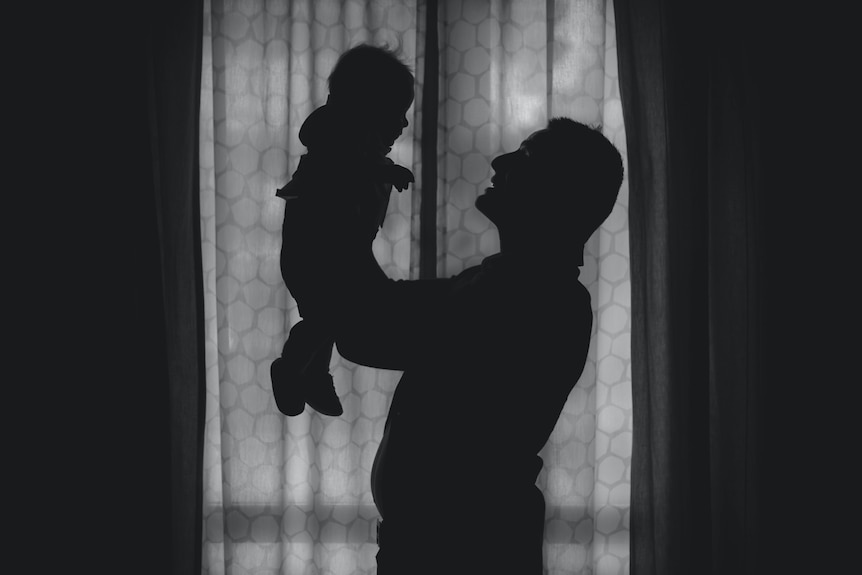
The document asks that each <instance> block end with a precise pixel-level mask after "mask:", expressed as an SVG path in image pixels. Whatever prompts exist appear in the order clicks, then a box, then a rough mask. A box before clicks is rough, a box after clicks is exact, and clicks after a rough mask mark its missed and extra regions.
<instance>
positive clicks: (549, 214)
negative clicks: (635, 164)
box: [476, 118, 623, 248]
mask: <svg viewBox="0 0 862 575" xmlns="http://www.w3.org/2000/svg"><path fill="white" fill-rule="evenodd" d="M491 167H492V168H493V169H494V172H495V173H494V176H493V177H492V178H491V183H492V187H489V188H488V189H487V190H486V191H485V194H484V195H481V196H479V197H478V198H477V199H476V207H477V208H478V209H479V211H481V212H482V213H483V214H485V215H486V216H488V218H489V219H490V220H491V221H492V222H494V224H495V225H496V226H497V227H498V228H499V230H500V234H501V236H503V235H505V236H509V237H514V238H516V241H517V243H518V244H519V245H521V246H522V247H524V246H525V245H526V244H529V245H531V246H539V245H542V244H544V243H547V242H548V240H552V241H553V242H559V241H560V240H562V241H563V242H564V243H565V244H566V246H568V247H569V248H574V247H579V246H581V245H583V244H584V243H586V241H587V240H588V239H589V237H590V235H592V233H593V232H594V231H595V230H596V229H597V228H598V227H599V226H600V225H601V224H602V222H604V221H605V219H606V218H607V217H608V215H610V213H611V210H612V209H613V207H614V203H615V202H616V198H617V194H618V193H619V189H620V186H621V184H622V181H623V163H622V157H621V156H620V153H619V151H618V150H617V149H616V148H615V147H614V146H613V144H611V143H610V142H609V141H608V139H607V138H605V136H604V135H603V134H602V133H601V132H600V131H599V130H597V129H595V128H591V127H589V126H586V125H584V124H581V123H579V122H575V121H574V120H571V119H569V118H554V119H552V120H551V121H550V122H548V127H547V128H544V129H542V130H539V131H537V132H533V133H532V134H531V135H530V136H528V137H527V139H525V140H524V141H523V143H522V144H521V147H520V148H519V149H518V150H515V151H514V152H511V153H508V154H503V155H501V156H498V157H496V158H494V160H493V161H492V162H491Z"/></svg>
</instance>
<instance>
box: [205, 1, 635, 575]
mask: <svg viewBox="0 0 862 575" xmlns="http://www.w3.org/2000/svg"><path fill="white" fill-rule="evenodd" d="M204 12H205V14H204V45H203V70H202V92H201V118H200V119H201V124H200V150H201V156H200V165H201V175H200V182H201V190H200V193H201V197H200V205H201V234H202V256H203V276H204V298H205V316H206V320H205V321H206V329H205V331H206V369H207V372H206V374H207V376H206V380H207V393H206V399H207V401H206V423H205V425H206V431H205V446H204V479H203V481H204V486H203V488H204V498H203V517H202V521H203V541H202V553H203V571H204V572H205V573H210V574H221V573H226V574H230V573H242V574H247V573H248V574H252V573H254V574H262V573H285V574H291V575H293V574H306V573H308V574H310V573H331V574H366V573H368V574H371V573H375V572H376V568H375V562H374V555H375V553H376V551H377V545H376V543H375V529H374V526H375V520H376V518H377V512H376V509H375V507H374V505H373V501H372V498H371V493H370V469H371V462H372V460H373V457H374V454H375V452H376V449H377V446H378V444H379V441H380V438H381V437H382V433H383V425H384V422H385V419H386V414H387V409H388V405H389V400H390V397H391V394H392V392H393V390H394V388H395V386H396V385H397V382H398V378H399V376H400V373H398V372H390V371H383V370H374V369H370V368H365V367H362V366H357V365H355V364H352V363H350V362H348V361H346V360H344V359H341V358H339V357H337V354H336V355H335V356H334V359H333V364H332V368H333V371H334V374H335V381H336V388H337V390H338V392H339V394H340V396H341V399H342V403H343V405H344V415H343V416H341V417H338V418H330V417H325V416H320V415H318V414H316V413H312V412H310V411H307V412H306V413H304V414H303V415H301V416H298V417H293V418H287V417H284V416H283V415H281V414H280V413H279V412H278V410H277V409H276V407H275V404H274V401H273V399H272V393H271V382H270V380H269V365H270V363H271V361H272V360H273V359H274V358H275V357H276V355H277V354H278V352H279V350H280V348H281V345H282V343H283V342H284V340H285V338H286V336H287V333H288V331H289V330H290V326H291V325H293V323H295V322H296V321H297V320H298V319H299V316H298V313H297V310H296V305H295V303H294V301H293V300H292V298H291V297H290V294H289V293H288V291H287V289H286V288H285V287H284V285H283V283H282V280H281V275H280V270H279V263H278V262H279V248H280V241H281V239H280V238H281V235H280V231H281V222H282V216H283V209H284V203H283V202H282V201H281V200H279V199H277V198H275V196H274V192H275V190H276V188H278V187H280V186H282V185H283V184H284V183H285V182H286V181H287V180H288V179H289V177H290V175H291V174H292V172H293V170H294V169H295V168H296V165H297V163H298V160H299V157H300V156H301V155H302V153H304V148H303V147H302V145H301V144H300V142H299V139H298V132H299V128H300V126H301V124H302V121H303V120H304V119H305V117H306V116H307V115H308V114H309V113H310V112H311V111H312V110H314V109H315V108H316V107H317V106H320V105H321V104H323V103H324V101H325V99H326V95H327V92H326V78H327V76H328V74H329V72H330V70H331V69H332V66H333V65H334V63H335V61H336V59H337V57H338V55H339V54H340V53H341V52H342V51H344V50H346V49H347V48H349V47H351V46H353V45H355V44H357V43H359V42H363V41H369V42H373V43H387V44H389V45H390V46H391V47H395V48H397V49H399V50H400V53H401V55H402V57H403V59H404V60H405V61H406V62H407V63H408V64H409V65H410V66H411V67H412V68H413V70H414V71H415V72H416V76H417V82H418V83H419V85H418V86H417V95H421V94H422V86H423V85H424V80H425V78H424V70H425V54H424V46H425V35H426V28H430V27H431V26H429V25H428V24H429V20H428V18H427V16H428V12H427V6H426V4H425V2H421V1H416V0H405V1H395V0H356V1H351V0H347V1H336V0H333V1H314V2H312V1H310V0H307V1H299V0H296V1H288V0H279V1H266V2H263V1H246V2H230V1H223V0H208V1H206V2H205V6H204ZM430 24H431V25H434V26H435V27H436V29H437V34H438V38H439V52H438V58H437V60H438V66H437V71H436V72H437V73H436V79H437V83H438V86H439V90H438V101H437V102H433V103H432V102H428V101H426V100H424V99H423V98H421V97H418V98H417V101H416V102H415V104H414V109H413V111H412V112H410V113H409V116H408V117H412V118H413V119H412V121H411V124H410V127H408V129H407V130H406V131H405V133H404V135H403V136H402V138H401V139H400V140H399V141H398V142H397V143H396V146H395V147H394V149H393V152H392V155H391V157H392V158H393V159H394V160H395V161H396V162H398V163H401V164H403V165H407V166H412V167H413V170H414V172H415V173H416V175H417V178H416V180H417V185H416V186H415V187H413V188H411V191H409V192H405V193H402V194H393V197H392V201H391V204H390V208H389V213H388V215H387V217H386V220H385V222H384V225H383V228H382V229H381V231H380V233H379V234H378V237H377V239H376V240H375V243H374V253H375V256H376V257H377V260H378V262H379V263H380V265H381V267H382V268H383V269H384V271H385V272H386V273H387V274H388V275H389V276H390V277H393V278H399V279H405V278H417V277H419V261H420V253H419V251H420V241H419V238H420V235H421V231H422V230H421V229H420V228H421V218H420V214H419V210H418V209H417V208H418V206H419V205H420V202H419V199H420V198H432V199H433V198H436V222H435V224H436V230H435V234H434V238H435V241H436V243H434V245H433V246H432V249H434V257H435V260H436V274H437V275H438V276H441V277H448V276H451V275H453V274H456V273H458V272H460V271H461V270H462V269H464V268H465V267H468V266H471V265H474V264H477V263H479V262H480V261H481V260H482V258H483V257H485V256H488V255H491V254H493V253H495V252H496V251H497V250H498V249H499V238H498V236H497V233H496V230H495V229H494V228H493V226H491V225H490V224H489V222H488V221H487V219H485V218H484V216H482V215H481V214H479V213H478V212H477V211H476V210H475V208H473V202H474V200H475V197H476V195H477V194H478V193H479V192H480V191H481V190H482V189H483V187H484V186H485V185H487V184H485V182H487V181H488V179H489V178H490V175H491V174H490V165H489V164H490V160H491V159H492V158H493V157H494V156H495V155H498V154H500V153H504V152H507V151H511V150H513V149H515V148H516V147H517V146H518V145H519V144H520V141H521V140H522V139H523V138H524V137H526V136H527V135H528V134H529V133H531V132H532V131H534V130H536V129H539V128H541V127H543V126H544V125H545V123H546V121H547V119H548V118H550V117H553V116H569V117H572V118H574V119H577V120H580V121H584V122H587V123H592V124H601V125H602V126H603V130H604V132H605V134H606V135H607V136H608V137H609V139H610V140H611V141H612V142H614V143H615V144H616V145H617V147H618V148H619V149H620V151H621V152H622V153H623V156H624V158H625V151H626V147H625V131H624V127H623V121H622V111H621V105H620V97H619V88H618V81H617V72H616V69H617V68H616V62H617V61H616V44H615V32H614V14H613V5H612V2H605V1H598V0H590V1H586V0H578V1H566V2H562V1H561V2H553V1H546V0H538V1H537V0H517V1H516V0H513V1H503V0H495V1H490V2H488V1H485V0H482V1H479V0H459V1H455V0H441V1H440V2H439V4H438V7H437V11H436V15H434V17H433V18H431V20H430ZM432 105H436V106H437V109H436V111H437V119H438V125H437V133H436V138H430V137H426V138H423V137H422V133H421V129H419V128H420V127H421V126H422V122H421V118H422V113H423V110H426V111H427V110H429V109H431V108H429V106H432ZM426 136H430V135H426ZM435 140H436V142H435ZM423 141H424V142H426V145H429V144H428V142H433V143H434V145H436V156H437V165H436V172H437V178H436V180H437V182H436V186H435V187H434V188H435V189H423V185H422V184H423V179H422V177H421V174H422V166H421V165H420V164H421V162H420V159H421V158H422V156H423V153H422V152H423ZM426 156H427V154H426ZM573 177H575V178H576V174H574V175H573ZM627 204H628V187H627V183H624V184H623V189H622V191H621V193H620V197H619V203H618V205H617V206H616V208H615V209H614V212H613V213H612V215H611V216H610V217H609V218H608V220H607V221H606V222H605V224H604V225H603V226H602V228H601V229H600V230H599V231H598V232H597V233H596V234H595V236H594V237H593V238H592V239H591V240H590V242H589V243H588V245H587V246H586V251H585V254H584V256H585V257H584V262H585V264H584V267H583V268H582V269H581V276H580V280H581V281H582V282H583V283H584V284H585V285H587V286H588V288H589V290H590V293H591V294H592V296H593V306H594V309H595V313H596V321H595V324H594V325H595V326H596V328H595V334H594V338H593V341H592V344H591V349H590V354H589V359H588V362H587V365H586V367H585V369H584V372H583V374H582V375H581V378H580V380H579V382H578V384H577V386H576V387H575V389H574V391H573V392H572V394H571V396H570V398H569V401H568V403H567V405H566V407H565V409H564V411H563V414H562V415H561V417H560V420H559V422H558V425H557V427H556V429H555V431H554V433H553V435H552V437H551V439H550V441H549V442H548V444H547V445H546V447H545V448H544V450H543V452H542V453H541V455H542V457H543V459H544V461H545V468H544V470H543V471H542V473H541V474H540V478H539V482H540V487H541V488H542V490H543V491H544V493H545V498H546V502H547V520H546V526H545V539H546V552H545V565H546V567H547V570H548V572H549V573H584V574H585V573H602V574H617V573H627V572H628V561H629V493H630V480H631V475H630V470H631V445H632V416H631V370H630V363H629V356H630V353H629V347H630V343H629V342H630V337H629V332H630V330H629V325H630V320H629V316H630V295H629V294H630V281H629V271H628V254H629V249H628V216H627ZM549 209H551V207H550V206H549ZM422 247H423V249H428V248H427V245H425V244H423V246H422ZM575 269H576V268H570V269H561V270H559V273H561V274H563V273H574V272H575ZM559 363H560V377H575V375H576V374H573V373H567V372H566V362H565V358H560V361H559ZM442 424H443V423H442V422H441V425H442ZM417 498H420V499H419V500H421V494H418V495H417ZM489 552H493V551H489Z"/></svg>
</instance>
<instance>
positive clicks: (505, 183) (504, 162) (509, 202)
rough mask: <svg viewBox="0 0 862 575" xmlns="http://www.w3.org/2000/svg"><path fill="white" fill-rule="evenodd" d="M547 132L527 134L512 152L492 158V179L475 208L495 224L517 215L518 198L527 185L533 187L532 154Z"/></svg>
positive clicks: (519, 198) (534, 176)
mask: <svg viewBox="0 0 862 575" xmlns="http://www.w3.org/2000/svg"><path fill="white" fill-rule="evenodd" d="M545 132H547V128H546V129H542V130H538V131H536V132H533V133H532V134H530V135H529V136H528V137H527V139H525V140H524V141H523V142H522V143H521V146H520V147H519V148H518V149H517V150H515V151H514V152H510V153H508V154H502V155H500V156H497V157H496V158H494V160H493V161H492V162H491V168H493V170H494V176H493V177H492V178H491V186H490V187H488V188H485V193H484V194H482V195H481V196H479V197H478V198H476V208H477V209H478V210H479V211H480V212H482V213H483V214H485V215H486V216H487V217H488V219H489V220H491V221H492V222H494V224H496V225H498V226H499V225H500V224H503V223H504V222H505V221H506V219H507V217H508V215H509V214H513V215H516V214H517V213H518V209H519V208H518V205H519V204H523V198H521V197H520V196H521V195H522V194H524V193H526V192H527V186H529V185H530V183H531V182H532V183H533V184H535V181H534V180H535V178H536V177H537V176H538V174H536V173H535V169H536V168H535V164H534V162H532V161H531V155H533V154H535V153H536V142H537V140H538V139H539V138H541V137H542V136H543V134H544V133H545Z"/></svg>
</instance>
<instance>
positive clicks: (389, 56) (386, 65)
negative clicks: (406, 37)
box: [328, 44, 414, 146]
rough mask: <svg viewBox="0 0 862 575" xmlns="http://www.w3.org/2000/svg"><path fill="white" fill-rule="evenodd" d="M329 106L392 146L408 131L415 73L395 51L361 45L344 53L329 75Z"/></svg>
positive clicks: (385, 144) (386, 144)
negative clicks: (403, 132)
mask: <svg viewBox="0 0 862 575" xmlns="http://www.w3.org/2000/svg"><path fill="white" fill-rule="evenodd" d="M328 83H329V104H330V105H331V106H334V107H337V108H338V109H340V110H341V111H343V112H344V113H345V114H346V115H347V116H348V117H349V118H350V119H351V120H352V121H353V122H354V123H355V124H357V125H359V126H360V127H361V128H363V129H370V130H371V131H372V132H373V133H374V134H375V135H376V136H377V137H378V138H379V139H380V141H381V143H382V144H383V145H384V146H391V145H392V144H393V143H394V142H395V140H397V139H398V137H399V136H400V135H401V132H402V131H403V130H404V128H405V127H407V116H406V114H407V110H408V109H409V108H410V106H411V104H412V103H413V97H414V92H413V90H414V88H413V73H412V72H411V71H410V68H408V67H407V65H406V64H404V63H403V62H402V61H401V60H400V59H399V58H398V56H397V55H396V54H395V52H394V51H392V50H389V49H388V48H385V47H379V46H372V45H370V44H360V45H358V46H355V47H353V48H351V49H350V50H348V51H346V52H344V53H343V54H342V55H341V57H339V59H338V61H337V62H336V63H335V67H334V68H333V70H332V73H331V74H330V75H329V80H328Z"/></svg>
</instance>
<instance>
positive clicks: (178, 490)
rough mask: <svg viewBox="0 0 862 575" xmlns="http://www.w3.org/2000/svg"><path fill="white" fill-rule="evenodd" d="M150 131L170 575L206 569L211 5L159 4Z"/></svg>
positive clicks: (150, 73)
mask: <svg viewBox="0 0 862 575" xmlns="http://www.w3.org/2000/svg"><path fill="white" fill-rule="evenodd" d="M147 7H148V9H149V10H151V11H152V12H151V15H152V19H151V21H150V28H149V32H150V35H149V38H148V53H147V59H148V62H147V64H148V68H147V79H148V86H147V89H148V102H149V109H148V120H149V121H148V127H149V135H150V139H149V141H150V144H151V157H150V160H151V173H152V182H153V185H152V190H151V194H152V197H153V203H152V205H153V207H154V208H155V209H154V211H153V212H152V224H153V225H154V226H155V232H156V235H157V239H158V242H157V243H156V244H155V245H156V246H157V256H158V257H157V259H156V258H154V259H156V261H155V263H156V264H157V267H156V268H155V269H154V270H153V276H154V277H158V278H160V279H161V282H160V285H156V282H151V284H150V285H151V287H152V288H153V292H152V294H153V295H154V296H158V294H157V293H156V290H159V291H160V294H161V298H158V297H157V299H160V303H161V305H160V309H158V312H159V314H158V315H159V316H160V317H161V318H163V326H162V327H163V330H162V332H161V333H159V334H157V335H156V341H158V342H159V343H161V344H162V346H161V349H157V350H155V351H156V353H160V354H163V356H162V357H163V361H164V365H165V367H166V370H165V372H164V374H163V377H162V378H159V380H156V381H158V383H160V384H161V386H163V387H162V390H163V391H162V390H159V387H158V386H156V387H155V388H154V392H156V393H163V394H164V395H163V400H164V401H166V402H167V421H166V422H165V423H166V424H167V425H168V430H169V449H168V450H167V452H166V454H167V456H168V460H167V463H168V467H167V469H168V481H169V491H168V494H169V500H168V502H169V506H168V517H169V518H170V523H169V525H168V528H167V529H166V530H165V533H166V534H169V549H170V554H169V557H168V559H169V572H171V573H177V574H179V573H184V574H185V573H199V572H200V569H201V540H202V537H201V517H202V516H203V514H202V465H203V457H202V449H203V429H204V397H205V389H206V385H205V368H204V351H203V342H204V331H203V325H204V323H203V281H202V275H201V273H202V272H201V269H202V267H201V249H200V233H201V232H200V207H199V197H200V186H199V167H198V139H199V127H198V125H199V113H200V82H201V80H200V78H201V50H202V41H203V3H202V2H201V1H200V0H195V1H191V0H187V1H185V2H157V3H149V4H148V5H147Z"/></svg>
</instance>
